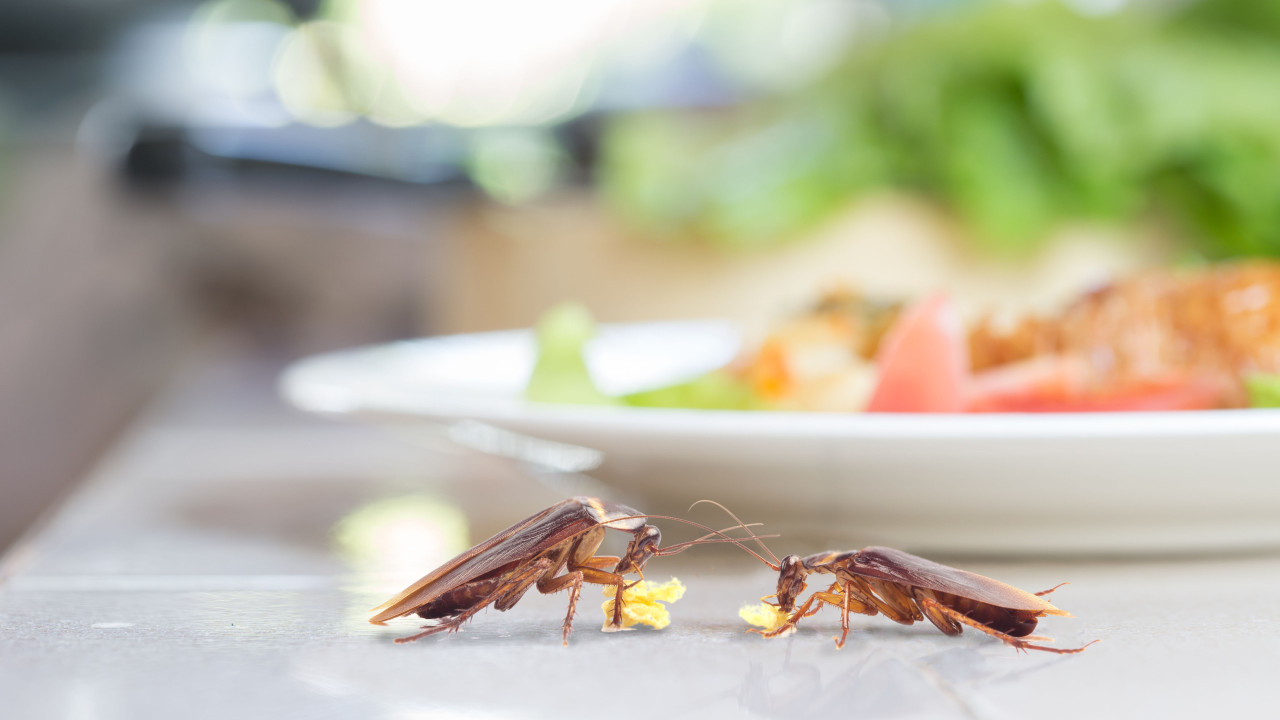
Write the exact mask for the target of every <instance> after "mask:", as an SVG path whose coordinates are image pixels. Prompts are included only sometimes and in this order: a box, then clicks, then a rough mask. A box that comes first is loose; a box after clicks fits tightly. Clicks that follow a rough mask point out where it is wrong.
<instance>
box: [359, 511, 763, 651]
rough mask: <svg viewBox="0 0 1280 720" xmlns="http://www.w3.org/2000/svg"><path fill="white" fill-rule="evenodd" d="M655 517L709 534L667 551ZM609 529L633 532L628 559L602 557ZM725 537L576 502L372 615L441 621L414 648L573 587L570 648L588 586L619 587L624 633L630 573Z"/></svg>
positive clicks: (489, 543)
mask: <svg viewBox="0 0 1280 720" xmlns="http://www.w3.org/2000/svg"><path fill="white" fill-rule="evenodd" d="M650 518H659V519H666V520H676V521H678V522H683V523H686V524H689V525H693V526H695V527H699V528H702V529H703V530H706V531H708V533H709V534H708V535H705V536H703V537H701V538H698V539H697V540H691V541H688V542H684V543H680V544H678V545H672V546H669V547H666V548H661V547H659V543H660V542H661V541H662V533H661V532H660V531H659V530H658V528H656V527H654V526H653V525H650V524H648V523H647V522H646V520H647V519H650ZM735 519H736V518H735ZM737 527H742V525H741V523H740V524H739V525H738V526H735V527H734V528H728V530H733V529H735V528H737ZM606 529H613V530H621V531H624V532H629V533H631V535H632V539H631V542H630V543H629V544H628V545H627V548H626V551H625V552H624V553H623V554H622V556H621V557H612V556H603V555H602V556H597V555H596V554H595V553H596V550H597V549H599V547H600V543H601V542H603V541H604V534H605V530H606ZM725 532H726V531H718V530H712V529H711V528H709V527H706V526H704V525H700V524H698V523H695V522H691V521H688V520H683V519H681V518H672V517H666V516H662V515H646V514H644V513H641V512H639V511H638V510H635V509H633V508H629V507H627V506H626V505H621V504H619V503H614V502H609V501H606V500H600V499H598V498H592V497H575V498H570V499H568V500H564V501H562V502H559V503H557V504H555V505H552V506H551V507H549V508H547V509H546V510H543V511H542V512H539V513H538V514H536V515H533V516H532V517H529V518H526V519H524V520H521V521H520V522H518V523H516V524H515V525H512V526H511V527H509V528H507V529H506V530H503V531H502V532H499V533H498V534H496V535H494V536H493V537H491V538H489V539H488V540H485V541H484V542H482V543H480V544H479V545H476V546H475V547H473V548H471V549H470V550H467V551H465V552H463V553H462V554H461V555H458V556H457V557H455V558H453V559H452V560H450V561H449V562H446V563H445V564H444V565H441V566H440V567H438V568H436V569H435V570H433V571H432V572H431V573H430V574H428V575H427V576H426V577H424V578H422V579H421V580H419V581H417V582H415V583H414V584H412V585H410V586H409V587H407V588H405V589H404V591H402V592H401V593H400V594H398V595H396V596H395V597H393V598H391V599H390V600H388V601H387V602H385V603H383V604H382V605H379V606H378V607H376V608H374V609H373V610H372V611H371V612H375V613H377V614H376V615H374V616H373V617H372V618H370V619H369V622H371V623H373V624H375V625H385V624H386V622H387V621H388V620H391V619H394V618H398V617H404V616H405V615H409V614H412V613H416V614H417V615H418V616H419V617H422V618H426V619H428V620H438V621H440V622H439V623H438V624H436V625H428V626H424V628H423V632H420V633H418V634H416V635H412V636H410V637H403V638H398V639H397V640H396V642H397V643H405V642H412V641H414V640H417V639H419V638H423V637H426V636H428V635H434V634H436V633H439V632H445V631H451V632H456V631H457V630H458V628H460V627H461V626H462V624H463V623H465V622H466V621H467V620H469V619H471V617H472V616H474V615H475V614H476V613H478V612H480V611H481V610H483V609H484V608H486V607H488V606H489V605H493V607H494V608H496V609H497V610H499V611H506V610H509V609H511V608H512V607H514V606H515V604H516V603H517V602H519V600H520V598H521V597H523V596H524V594H525V593H526V592H527V591H528V590H529V588H530V587H537V588H538V592H541V593H543V594H551V593H555V592H559V591H561V590H564V589H566V588H567V589H568V590H569V612H568V614H566V615H565V618H564V626H563V640H564V644H565V645H568V644H569V632H570V631H571V630H572V627H573V615H574V611H575V610H576V609H577V605H578V595H579V593H580V592H581V590H582V584H583V583H594V584H597V585H606V586H609V585H612V586H614V587H615V588H616V595H615V602H614V604H613V617H612V618H611V619H610V620H609V621H608V622H607V623H606V624H605V626H604V629H605V630H606V631H610V632H611V631H615V630H621V629H622V606H623V599H622V593H623V591H624V590H625V589H627V588H629V587H631V586H632V585H634V583H631V584H628V583H627V580H626V577H625V576H626V575H628V574H630V573H636V574H637V575H640V577H641V578H642V579H643V577H644V575H643V573H642V570H643V569H644V566H645V563H646V562H648V561H649V559H650V558H652V557H657V556H662V555H674V554H676V553H678V552H681V551H682V550H685V549H687V548H689V547H692V546H693V545H697V544H702V543H710V542H733V541H734V540H733V538H731V537H730V536H728V535H725ZM748 532H750V531H749V530H748ZM714 536H720V537H714ZM753 536H754V533H753ZM744 549H747V548H744ZM747 551H748V552H752V551H751V550H749V549H747ZM752 554H755V553H752ZM757 557H759V556H758V555H757ZM761 560H763V558H761ZM766 562H767V561H766ZM562 570H563V571H564V572H563V574H561V571H562ZM637 582H638V581H637Z"/></svg>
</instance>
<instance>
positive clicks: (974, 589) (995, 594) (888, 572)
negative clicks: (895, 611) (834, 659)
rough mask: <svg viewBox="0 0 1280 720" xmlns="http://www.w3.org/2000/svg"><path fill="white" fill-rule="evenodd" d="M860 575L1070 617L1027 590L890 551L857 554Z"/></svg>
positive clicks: (854, 565) (872, 549) (855, 562)
mask: <svg viewBox="0 0 1280 720" xmlns="http://www.w3.org/2000/svg"><path fill="white" fill-rule="evenodd" d="M853 556H854V557H853V563H852V568H853V572H854V573H855V574H857V575H864V576H867V577H873V578H879V579H881V580H888V581H890V582H895V583H902V584H904V585H915V586H917V587H922V588H926V589H928V590H936V591H938V592H944V593H950V594H952V595H958V596H960V597H966V598H972V599H974V600H978V601H980V602H984V603H987V604H989V605H995V606H997V607H1002V608H1009V609H1010V610H1028V611H1036V612H1041V613H1044V614H1045V615H1069V614H1070V613H1068V612H1066V611H1065V610H1059V609H1058V608H1056V607H1054V606H1053V605H1052V604H1051V603H1050V602H1048V601H1047V600H1045V599H1044V598H1041V597H1039V596H1037V595H1035V594H1033V593H1029V592H1027V591H1026V590H1022V589H1019V588H1016V587H1014V586H1012V585H1008V584H1005V583H1002V582H1000V581H999V580H993V579H991V578H989V577H986V576H985V575H979V574H977V573H971V572H967V571H965V570H957V569H956V568H953V567H949V566H947V565H943V564H941V563H936V562H933V561H932V560H926V559H924V558H922V557H919V556H917V555H912V554H911V553H907V552H903V551H901V550H895V549H893V548H889V547H868V548H863V549H862V550H859V551H858V552H856V553H854V554H853Z"/></svg>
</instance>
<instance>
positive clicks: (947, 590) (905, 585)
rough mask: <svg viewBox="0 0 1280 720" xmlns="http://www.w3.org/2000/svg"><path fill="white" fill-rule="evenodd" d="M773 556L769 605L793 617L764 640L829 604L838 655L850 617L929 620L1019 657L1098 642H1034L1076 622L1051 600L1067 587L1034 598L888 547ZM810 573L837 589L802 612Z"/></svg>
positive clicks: (822, 593)
mask: <svg viewBox="0 0 1280 720" xmlns="http://www.w3.org/2000/svg"><path fill="white" fill-rule="evenodd" d="M747 532H748V533H750V532H751V531H750V530H748V531H747ZM766 552H767V548H766ZM769 555H770V556H771V557H772V558H773V559H774V562H772V563H771V562H768V561H767V560H766V561H765V562H766V563H767V564H768V565H769V566H770V567H771V568H773V569H774V570H776V571H778V591H777V593H776V594H774V595H769V596H766V597H765V598H762V599H763V600H765V601H766V602H767V601H768V600H769V598H776V599H777V607H778V608H779V609H780V610H782V611H783V612H787V613H790V615H789V616H788V617H787V619H786V621H785V622H783V624H782V625H781V626H780V627H778V628H776V629H773V630H756V629H752V630H751V632H757V633H760V634H761V635H763V636H764V637H778V636H780V635H784V634H786V633H788V632H790V631H793V630H795V628H796V623H798V622H799V621H800V620H801V619H802V618H806V617H809V616H810V615H813V614H815V613H817V612H818V610H820V609H821V608H822V603H826V604H828V605H833V606H835V607H837V608H839V609H840V630H841V632H840V636H839V637H837V638H835V641H836V647H837V648H840V647H844V643H845V640H846V639H847V638H848V637H849V613H850V612H855V613H859V614H862V615H879V614H882V615H884V616H885V617H887V618H889V619H890V620H893V621H894V622H898V623H902V624H903V625H911V624H914V623H916V622H918V621H920V620H923V619H925V618H928V620H929V621H930V622H932V623H933V625H934V627H936V628H938V629H939V630H941V631H942V632H943V633H944V634H946V635H959V634H960V631H961V630H962V628H963V627H964V626H965V625H968V626H969V627H971V628H973V629H975V630H978V631H980V632H984V633H986V634H988V635H990V636H992V637H996V638H999V639H1000V640H1002V641H1004V642H1005V643H1007V644H1009V645H1012V646H1013V647H1015V648H1017V649H1018V650H1020V651H1026V650H1043V651H1045V652H1051V653H1059V654H1069V653H1078V652H1080V651H1081V650H1084V649H1085V648H1086V647H1089V645H1092V644H1093V643H1094V642H1097V640H1094V641H1093V642H1091V643H1088V644H1086V645H1084V646H1083V647H1078V648H1070V649H1064V648H1053V647H1046V646H1044V645H1035V644H1033V643H1032V642H1030V641H1033V640H1034V641H1040V642H1052V639H1051V638H1046V637H1040V636H1036V635H1032V634H1031V632H1032V631H1033V630H1035V628H1036V623H1037V621H1038V620H1039V619H1040V618H1041V617H1044V616H1045V615H1064V616H1067V617H1070V615H1071V614H1070V613H1068V612H1066V611H1064V610H1059V609H1058V608H1056V607H1054V606H1053V605H1052V604H1051V603H1049V602H1048V601H1047V600H1045V599H1044V596H1045V595H1048V594H1049V593H1051V592H1053V591H1054V590H1057V589H1058V588H1060V587H1062V585H1066V583H1062V584H1061V585H1057V586H1055V587H1052V588H1050V589H1048V590H1043V591H1041V592H1038V593H1034V594H1032V593H1029V592H1027V591H1025V590H1020V589H1018V588H1016V587H1013V586H1012V585H1006V584H1005V583H1002V582H1000V581H999V580H993V579H991V578H989V577H985V576H982V575H978V574H976V573H971V572H966V571H964V570H957V569H956V568H953V567H948V566H946V565H942V564H940V563H936V562H933V561H932V560H926V559H925V558H922V557H919V556H917V555H912V554H911V553H907V552H903V551H901V550H895V549H893V548H887V547H868V548H863V549H862V550H853V551H848V552H836V551H827V552H820V553H815V554H813V555H809V556H807V557H800V556H798V555H788V556H787V557H785V558H783V559H782V560H781V562H778V561H777V556H775V555H773V554H772V553H769ZM811 573H822V574H827V575H833V576H835V582H834V583H832V584H831V586H830V587H829V588H827V589H826V590H820V591H815V592H814V593H813V594H811V595H810V596H809V599H808V600H806V601H805V602H804V603H803V604H801V605H800V606H799V607H798V608H797V607H796V601H797V599H798V598H799V597H800V594H801V593H803V592H804V590H805V581H804V580H805V577H807V576H808V575H809V574H811ZM815 603H816V604H817V605H816V607H815Z"/></svg>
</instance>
